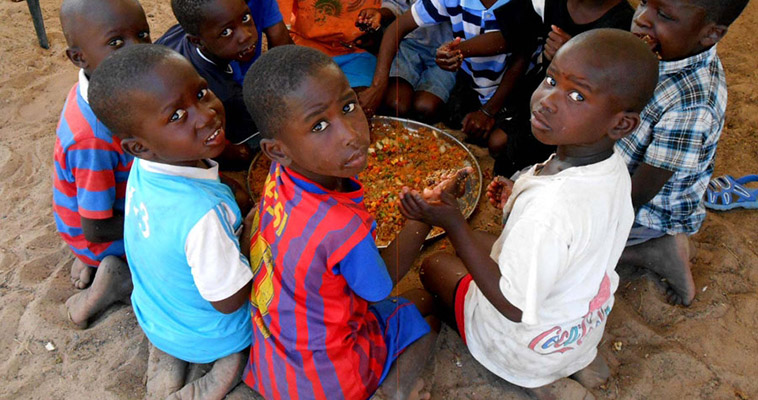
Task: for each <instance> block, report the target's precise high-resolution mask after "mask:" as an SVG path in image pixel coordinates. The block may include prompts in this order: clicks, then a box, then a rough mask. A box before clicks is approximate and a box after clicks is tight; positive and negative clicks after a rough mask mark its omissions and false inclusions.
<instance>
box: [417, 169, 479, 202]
mask: <svg viewBox="0 0 758 400" xmlns="http://www.w3.org/2000/svg"><path fill="white" fill-rule="evenodd" d="M472 172H474V169H473V168H471V167H465V168H461V169H459V170H458V171H455V172H454V173H448V174H446V175H443V176H442V177H441V178H440V182H439V183H437V184H436V185H434V186H432V187H428V188H424V190H423V191H422V192H421V196H422V198H423V199H424V200H425V201H427V202H429V203H432V204H434V203H439V202H440V201H441V200H440V197H441V196H442V193H443V192H447V193H449V194H451V195H452V196H453V197H455V198H458V197H461V196H463V195H464V194H465V193H466V178H468V176H469V175H471V173H472Z"/></svg>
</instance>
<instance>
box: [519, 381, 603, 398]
mask: <svg viewBox="0 0 758 400" xmlns="http://www.w3.org/2000/svg"><path fill="white" fill-rule="evenodd" d="M527 390H528V391H529V392H531V393H532V395H533V396H534V397H536V398H537V399H539V400H595V396H594V395H592V393H590V392H589V391H588V390H587V389H586V388H585V387H584V386H582V385H581V384H580V383H579V382H577V381H574V380H572V379H568V378H562V379H558V380H557V381H555V382H553V383H551V384H549V385H545V386H541V387H538V388H532V389H527Z"/></svg>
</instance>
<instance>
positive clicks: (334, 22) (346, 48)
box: [278, 0, 382, 57]
mask: <svg viewBox="0 0 758 400" xmlns="http://www.w3.org/2000/svg"><path fill="white" fill-rule="evenodd" d="M278 3H279V10H280V11H281V12H282V16H283V17H284V23H285V24H286V25H287V27H289V30H290V35H291V36H292V40H293V41H294V42H295V44H297V45H300V46H308V47H311V48H314V49H318V50H321V51H323V52H324V53H326V54H328V55H330V56H332V57H334V56H341V55H345V54H350V53H356V52H362V51H364V50H362V49H359V48H358V47H356V46H355V45H354V41H355V39H357V38H358V37H360V36H361V35H363V34H364V32H361V30H360V29H358V28H357V27H356V26H355V21H356V20H358V14H359V13H360V12H361V10H363V9H366V8H381V7H382V1H381V0H278Z"/></svg>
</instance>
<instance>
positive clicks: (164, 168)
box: [134, 159, 219, 181]
mask: <svg viewBox="0 0 758 400" xmlns="http://www.w3.org/2000/svg"><path fill="white" fill-rule="evenodd" d="M134 161H136V162H138V163H139V165H140V167H141V168H142V169H144V170H145V171H148V172H153V173H156V174H163V175H172V176H180V177H183V178H191V179H206V180H214V181H216V180H218V179H219V178H218V163H217V162H215V161H213V160H210V159H208V160H205V162H206V163H208V165H210V167H208V168H197V167H183V166H179V165H171V164H163V163H157V162H152V161H147V160H142V159H135V160H134Z"/></svg>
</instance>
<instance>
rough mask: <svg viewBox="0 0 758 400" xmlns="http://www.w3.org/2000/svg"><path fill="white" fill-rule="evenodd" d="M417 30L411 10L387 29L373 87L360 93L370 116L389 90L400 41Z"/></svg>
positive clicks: (364, 109) (365, 109)
mask: <svg viewBox="0 0 758 400" xmlns="http://www.w3.org/2000/svg"><path fill="white" fill-rule="evenodd" d="M416 28H418V24H416V21H415V20H414V19H413V15H412V14H411V10H408V11H406V12H404V13H403V15H401V16H400V17H398V18H397V19H396V20H395V21H394V22H393V23H392V24H391V25H390V26H389V27H388V28H387V29H385V31H384V37H382V44H381V46H380V47H379V54H378V55H377V60H376V69H375V70H374V79H373V81H372V82H371V86H369V87H368V88H366V89H365V90H363V91H361V92H360V93H358V100H359V101H360V104H361V107H362V108H363V111H364V112H365V113H366V114H368V115H369V116H370V115H373V114H374V112H376V109H377V107H379V105H380V104H381V102H382V98H383V97H384V92H385V90H386V89H387V82H388V80H389V72H390V66H391V64H392V59H394V58H395V54H396V53H397V47H398V45H399V44H400V40H401V39H402V38H404V37H405V36H406V35H407V34H408V33H410V32H411V31H412V30H414V29H416Z"/></svg>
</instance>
